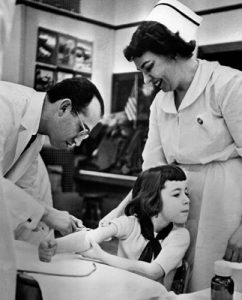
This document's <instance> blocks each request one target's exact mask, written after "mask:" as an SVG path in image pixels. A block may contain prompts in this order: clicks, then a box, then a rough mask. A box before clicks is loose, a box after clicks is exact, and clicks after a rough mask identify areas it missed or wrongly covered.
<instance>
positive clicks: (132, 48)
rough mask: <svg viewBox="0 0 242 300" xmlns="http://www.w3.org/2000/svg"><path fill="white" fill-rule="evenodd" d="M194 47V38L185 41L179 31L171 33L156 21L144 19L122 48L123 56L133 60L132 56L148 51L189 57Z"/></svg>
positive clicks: (169, 55) (168, 55) (173, 56)
mask: <svg viewBox="0 0 242 300" xmlns="http://www.w3.org/2000/svg"><path fill="white" fill-rule="evenodd" d="M195 47H196V42H195V41H194V40H192V41H190V42H188V43H187V42H185V41H184V40H183V39H182V38H181V37H180V35H179V32H177V33H172V32H171V31H170V30H169V29H168V28H167V27H166V26H164V25H162V24H160V23H158V22H154V21H144V22H142V23H141V24H140V25H139V27H138V28H137V29H136V31H135V32H134V33H133V36H132V38H131V41H130V43H129V45H128V46H127V47H126V48H125V49H124V56H125V57H126V59H127V60H128V61H133V59H134V58H136V57H140V56H142V55H143V54H144V53H145V52H147V51H150V52H153V53H155V54H157V55H160V54H161V55H164V56H167V57H170V58H175V57H176V56H177V55H180V56H181V57H183V58H190V57H192V55H193V51H194V49H195Z"/></svg>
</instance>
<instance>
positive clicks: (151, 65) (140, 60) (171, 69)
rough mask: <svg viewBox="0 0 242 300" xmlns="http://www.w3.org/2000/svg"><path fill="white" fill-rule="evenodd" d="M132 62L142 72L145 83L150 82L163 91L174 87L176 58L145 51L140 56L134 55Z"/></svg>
mask: <svg viewBox="0 0 242 300" xmlns="http://www.w3.org/2000/svg"><path fill="white" fill-rule="evenodd" d="M134 63H135V65H136V67H137V69H138V70H140V71H141V72H142V73H143V76H144V82H145V83H152V84H153V85H154V86H155V88H156V89H157V90H162V91H164V92H169V91H173V90H175V89H176V87H177V79H178V78H176V73H177V72H176V68H177V61H176V59H173V58H169V57H167V56H164V55H158V54H155V53H153V52H150V51H147V52H145V53H144V54H143V55H141V56H140V57H135V58H134Z"/></svg>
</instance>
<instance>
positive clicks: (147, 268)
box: [101, 251, 165, 280]
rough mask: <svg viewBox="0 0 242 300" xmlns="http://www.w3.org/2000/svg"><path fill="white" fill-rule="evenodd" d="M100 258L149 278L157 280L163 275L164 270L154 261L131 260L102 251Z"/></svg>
mask: <svg viewBox="0 0 242 300" xmlns="http://www.w3.org/2000/svg"><path fill="white" fill-rule="evenodd" d="M101 259H102V261H103V262H104V263H106V264H108V265H110V266H113V267H117V268H120V269H124V270H127V271H130V272H133V273H136V274H139V275H142V276H144V277H147V278H149V279H153V280H158V279H160V278H161V277H163V276H164V275H165V273H164V270H163V269H162V268H161V267H160V266H159V265H158V264H157V263H155V262H153V263H147V262H144V261H139V260H132V259H127V258H123V257H119V256H116V255H112V254H109V253H107V252H105V251H102V256H101Z"/></svg>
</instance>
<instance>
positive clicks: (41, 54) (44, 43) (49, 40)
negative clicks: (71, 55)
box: [36, 28, 57, 65]
mask: <svg viewBox="0 0 242 300" xmlns="http://www.w3.org/2000/svg"><path fill="white" fill-rule="evenodd" d="M56 51H57V33H56V32H54V31H51V30H48V29H45V28H39V30H38V41H37V54H36V61H38V62H41V63H46V64H51V65H55V64H56V55H57V52H56Z"/></svg>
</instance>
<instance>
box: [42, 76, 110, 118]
mask: <svg viewBox="0 0 242 300" xmlns="http://www.w3.org/2000/svg"><path fill="white" fill-rule="evenodd" d="M94 96H96V98H97V99H98V101H99V103H100V106H101V113H102V115H103V113H104V102H103V98H102V96H101V94H100V92H99V91H98V89H97V87H96V86H95V85H94V84H93V83H92V82H91V81H90V80H88V79H87V78H84V77H74V78H68V79H64V80H63V81H61V82H58V83H57V84H56V85H54V86H53V87H51V88H50V89H49V90H48V91H47V97H48V100H49V102H51V103H54V102H56V101H58V100H61V99H65V98H69V99H70V100H71V102H72V104H73V107H74V109H76V110H77V111H78V112H82V113H83V114H85V108H86V107H87V106H88V105H89V104H90V102H91V100H92V99H93V97H94ZM74 112H75V111H74V110H73V113H74Z"/></svg>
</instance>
